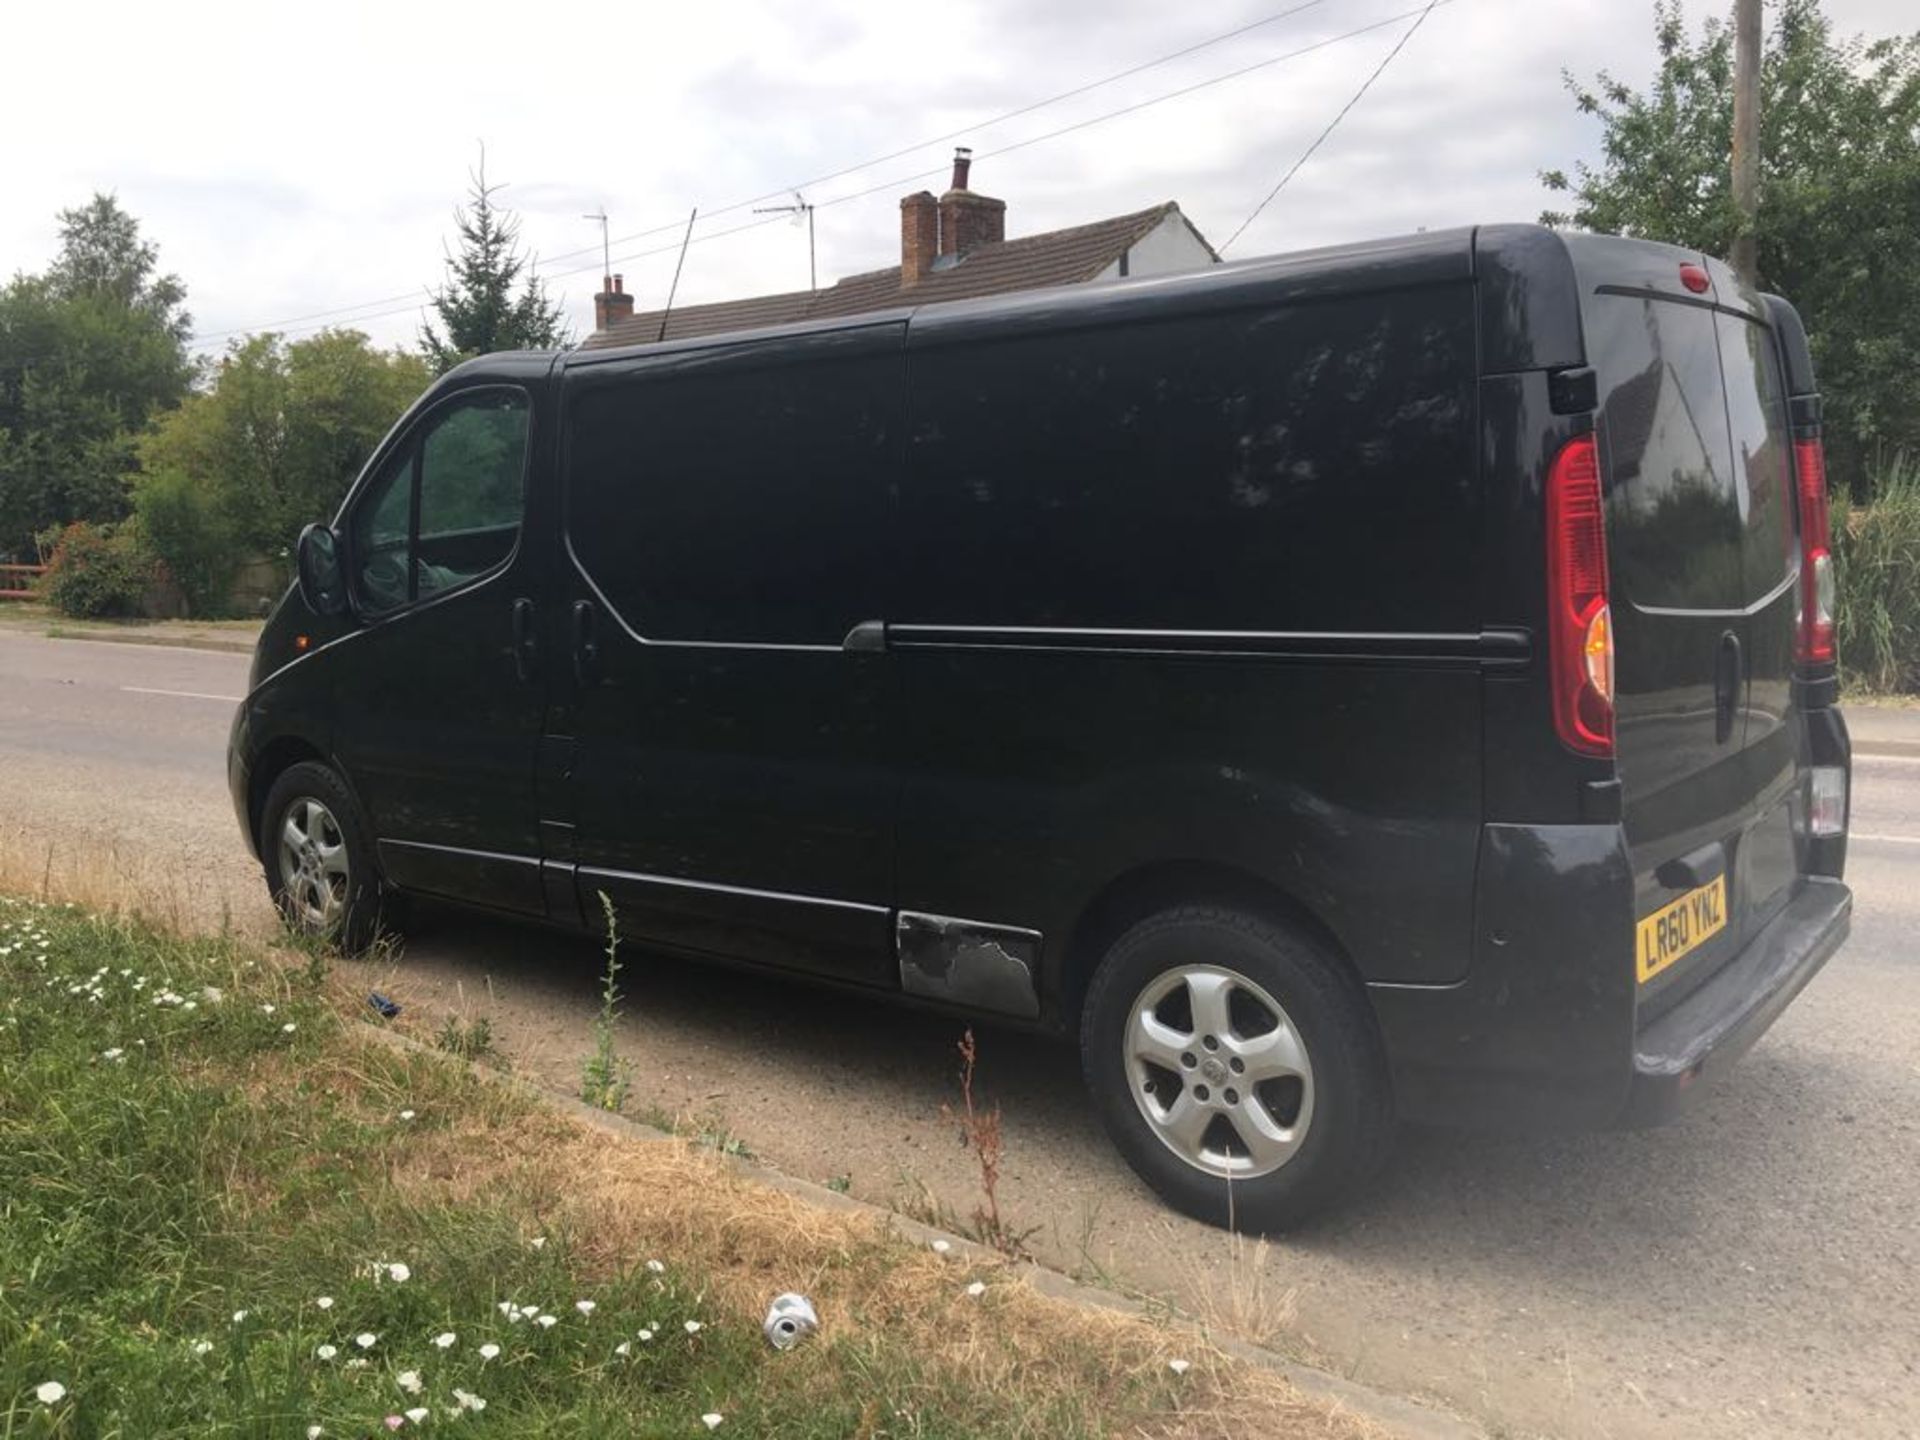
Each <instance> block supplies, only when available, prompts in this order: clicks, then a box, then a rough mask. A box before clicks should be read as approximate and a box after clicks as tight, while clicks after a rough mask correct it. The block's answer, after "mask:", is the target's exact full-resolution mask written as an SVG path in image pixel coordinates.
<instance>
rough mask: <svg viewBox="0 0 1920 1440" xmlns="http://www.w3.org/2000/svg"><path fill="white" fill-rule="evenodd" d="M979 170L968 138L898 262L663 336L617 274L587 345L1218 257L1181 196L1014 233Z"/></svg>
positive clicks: (764, 298)
mask: <svg viewBox="0 0 1920 1440" xmlns="http://www.w3.org/2000/svg"><path fill="white" fill-rule="evenodd" d="M970 170H971V160H970V156H969V152H968V151H966V150H965V149H961V150H958V151H956V152H955V154H954V160H953V184H952V186H951V187H950V188H949V189H948V190H947V193H946V194H944V195H942V196H940V197H939V198H938V199H935V198H934V196H933V195H932V194H931V193H930V192H929V191H926V190H922V191H919V192H918V193H916V194H913V195H908V196H907V197H905V198H904V199H903V200H901V202H900V263H899V265H897V266H893V265H890V266H888V267H887V268H886V269H884V270H869V271H867V272H866V273H864V274H861V275H849V276H847V277H846V278H845V279H844V280H841V281H840V282H839V283H838V284H834V285H829V286H827V287H825V288H824V289H821V290H817V291H815V290H794V291H789V292H787V293H785V294H781V295H756V296H754V297H752V298H751V299H746V300H727V301H722V302H720V303H719V304H714V305H682V306H676V307H674V310H673V313H672V314H671V315H670V316H668V317H667V323H666V327H665V335H664V337H663V336H662V333H661V323H660V322H661V314H660V312H659V311H658V310H653V311H646V312H643V313H641V314H635V313H634V309H633V296H631V295H629V294H627V293H626V291H625V288H624V279H623V277H622V276H619V275H611V276H608V277H607V279H606V281H605V283H604V285H603V288H602V290H601V292H600V294H598V295H596V296H594V297H593V316H594V331H593V334H592V335H590V336H588V337H587V339H586V340H585V341H584V342H582V348H583V349H589V350H592V349H601V348H605V347H607V346H612V345H635V344H645V343H650V342H652V341H655V340H659V339H662V338H665V339H669V340H680V339H685V338H687V337H689V336H694V335H715V334H719V333H721V332H724V331H728V330H753V329H757V328H759V327H761V326H766V325H790V324H793V323H795V322H798V321H803V320H825V319H831V318H833V317H836V316H841V315H857V314H860V313H862V312H864V311H868V310H890V309H893V308H895V307H897V306H902V305H928V304H936V303H938V302H940V301H944V300H970V299H974V298H976V297H978V296H982V295H1004V294H1008V293H1010V292H1012V291H1015V290H1038V289H1041V288H1043V287H1046V286H1051V285H1079V284H1085V283H1088V282H1090V281H1095V280H1113V279H1118V278H1121V277H1123V276H1133V275H1165V274H1171V273H1173V272H1176V271H1181V270H1196V269H1199V268H1201V267H1202V266H1206V265H1214V264H1218V263H1219V259H1220V257H1219V256H1218V255H1216V254H1214V251H1213V247H1212V246H1211V245H1209V244H1207V242H1206V239H1205V238H1204V237H1203V236H1202V235H1201V234H1200V232H1199V231H1198V230H1196V229H1195V228H1194V226H1193V222H1192V221H1190V220H1188V219H1187V217H1186V216H1185V215H1183V214H1181V213H1180V206H1179V205H1178V203H1176V202H1174V201H1171V200H1169V201H1167V202H1166V203H1165V204H1162V205H1156V206H1154V207H1153V208H1152V209H1149V210H1138V211H1135V212H1134V213H1133V214H1131V215H1116V216H1114V217H1113V218H1111V219H1109V220H1096V221H1094V222H1093V223H1092V224H1090V225H1073V226H1069V227H1068V228H1067V229H1064V230H1047V231H1043V232H1042V233H1040V234H1038V235H1021V236H1017V237H1016V238H1014V239H1012V240H1009V239H1007V202H1006V201H1004V200H996V199H994V198H993V197H992V196H990V195H981V194H978V193H977V192H975V191H973V190H971V189H969V188H968V186H967V181H968V177H969V172H970Z"/></svg>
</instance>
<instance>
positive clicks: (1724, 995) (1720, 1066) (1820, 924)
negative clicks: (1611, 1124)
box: [1621, 876, 1853, 1126]
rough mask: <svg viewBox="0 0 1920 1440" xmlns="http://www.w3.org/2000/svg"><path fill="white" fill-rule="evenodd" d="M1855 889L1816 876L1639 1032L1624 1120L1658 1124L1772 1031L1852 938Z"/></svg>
mask: <svg viewBox="0 0 1920 1440" xmlns="http://www.w3.org/2000/svg"><path fill="white" fill-rule="evenodd" d="M1852 921H1853V892H1852V891H1851V890H1849V889H1848V888H1847V887H1846V885H1844V884H1843V883H1842V882H1840V881H1838V880H1830V879H1825V878H1822V877H1817V876H1816V877H1811V878H1809V879H1808V880H1807V882H1806V884H1805V885H1804V886H1803V887H1802V889H1801V891H1800V893H1799V894H1798V895H1796V896H1795V897H1794V898H1793V902H1792V903H1791V904H1790V905H1788V906H1787V908H1786V909H1785V910H1783V911H1781V912H1780V914H1778V915H1776V916H1775V917H1774V918H1773V920H1772V921H1771V922H1770V923H1769V924H1768V925H1767V927H1766V928H1765V929H1764V930H1762V931H1761V932H1760V933H1759V934H1758V935H1757V936H1755V937H1754V939H1753V941H1752V942H1751V943H1750V944H1749V945H1748V946H1747V948H1746V949H1745V950H1743V951H1742V952H1741V953H1740V954H1739V955H1737V956H1735V957H1734V958H1733V959H1732V960H1730V961H1728V962H1727V963H1726V964H1725V965H1724V966H1722V967H1721V969H1720V970H1719V972H1718V973H1717V974H1716V975H1714V977H1713V978H1712V979H1711V980H1709V981H1708V982H1707V983H1706V984H1705V985H1703V986H1701V987H1700V988H1699V989H1698V990H1696V991H1695V992H1694V993H1693V994H1691V995H1689V996H1688V997H1687V998H1686V999H1685V1000H1683V1001H1681V1002H1680V1004H1678V1005H1676V1006H1675V1007H1674V1008H1673V1009H1671V1010H1669V1011H1668V1012H1667V1013H1666V1014H1664V1015H1662V1016H1661V1017H1660V1018H1659V1019H1658V1020H1655V1021H1654V1022H1653V1023H1652V1024H1650V1025H1648V1026H1647V1027H1646V1029H1644V1030H1642V1031H1641V1032H1640V1034H1639V1036H1638V1037H1637V1038H1636V1041H1635V1044H1634V1055H1633V1089H1632V1091H1631V1092H1630V1094H1629V1095H1628V1098H1627V1107H1626V1109H1625V1111H1624V1112H1623V1113H1622V1115H1621V1123H1622V1124H1624V1125H1629V1126H1637V1125H1657V1124H1659V1123H1660V1122H1662V1121H1664V1120H1668V1119H1671V1118H1672V1116H1673V1115H1674V1114H1675V1113H1676V1112H1677V1111H1678V1110H1679V1109H1680V1107H1681V1106H1682V1105H1683V1104H1684V1103H1685V1101H1686V1099H1687V1097H1688V1095H1689V1092H1691V1091H1693V1090H1695V1089H1696V1088H1698V1086H1699V1084H1700V1082H1702V1081H1703V1080H1706V1079H1708V1078H1710V1077H1711V1076H1712V1075H1715V1074H1718V1073H1719V1072H1720V1071H1721V1070H1724V1069H1725V1068H1726V1067H1727V1066H1728V1065H1730V1064H1732V1063H1733V1062H1734V1061H1735V1060H1737V1059H1739V1058H1740V1056H1742V1055H1743V1054H1745V1053H1746V1051H1747V1050H1748V1048H1749V1047H1751V1046H1752V1044H1753V1042H1754V1041H1756V1040H1758V1039H1759V1038H1760V1037H1761V1036H1762V1035H1763V1034H1765V1033H1766V1030H1767V1027H1768V1026H1769V1025H1771V1024H1773V1022H1774V1021H1775V1020H1776V1019H1778V1018H1779V1016H1780V1012H1781V1011H1782V1010H1785V1009H1786V1008H1787V1006H1788V1005H1789V1004H1791V1003H1792V1001H1793V997H1794V996H1796V995H1798V994H1799V993H1800V991H1801V990H1802V989H1803V988H1805V986H1806V983H1807V982H1808V981H1809V980H1811V979H1813V977H1814V976H1815V975H1817V974H1818V973H1819V971H1820V967H1821V966H1822V965H1825V964H1826V963H1827V960H1828V959H1829V957H1831V956H1832V954H1833V952H1834V951H1836V950H1838V949H1839V948H1840V946H1841V945H1842V944H1843V943H1844V942H1845V940H1846V938H1847V932H1848V929H1849V927H1850V926H1851V925H1852Z"/></svg>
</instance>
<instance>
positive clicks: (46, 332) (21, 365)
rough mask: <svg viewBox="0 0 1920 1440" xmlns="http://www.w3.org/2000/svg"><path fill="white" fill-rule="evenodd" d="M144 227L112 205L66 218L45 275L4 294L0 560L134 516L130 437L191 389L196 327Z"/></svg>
mask: <svg viewBox="0 0 1920 1440" xmlns="http://www.w3.org/2000/svg"><path fill="white" fill-rule="evenodd" d="M157 271H158V255H157V253H156V251H155V249H154V247H153V246H152V245H151V244H149V243H147V242H146V241H143V240H142V239H141V238H140V225H139V222H138V221H137V220H135V219H134V218H133V217H132V216H131V215H129V214H127V213H126V212H125V211H124V210H122V209H121V208H120V206H119V203H118V202H117V201H115V200H114V198H113V197H112V196H110V195H95V196H94V197H93V199H92V201H91V202H90V203H88V204H87V205H86V206H84V207H82V208H80V209H78V210H68V211H64V212H62V214H61V216H60V251H59V253H58V255H57V256H56V257H55V258H54V261H53V263H52V265H50V266H49V267H48V270H47V272H46V273H45V274H44V275H38V276H33V275H16V276H15V277H14V279H13V280H12V281H11V282H10V283H8V284H7V285H6V286H4V287H0V554H6V553H9V552H11V553H15V554H26V553H30V552H31V550H32V548H33V543H34V541H33V537H34V536H35V535H37V534H39V533H41V532H42V531H45V530H48V529H50V528H52V527H55V526H60V525H65V524H68V523H69V522H71V521H74V520H81V519H85V520H105V521H111V520H115V519H118V518H119V517H121V516H123V515H124V514H125V513H126V511H127V491H126V485H125V482H124V476H125V474H126V472H127V469H128V467H129V465H130V463H131V460H132V456H133V449H134V437H135V435H136V434H137V433H138V432H139V430H140V429H141V427H142V426H144V425H145V424H146V422H147V420H148V418H149V417H150V416H151V415H153V414H154V413H155V412H156V411H158V410H161V409H164V408H165V407H167V406H170V405H173V404H175V403H176V402H178V400H179V399H180V397H181V396H182V395H184V394H185V393H186V390H187V385H188V382H189V381H190V379H191V378H192V374H193V370H192V366H191V365H190V364H189V363H188V359H187V352H186V340H187V336H188V333H189V330H190V326H191V321H190V319H189V317H188V315H187V313H186V311H185V309H184V304H185V299H186V292H185V289H184V288H183V287H182V286H181V284H180V281H179V279H178V278H177V277H175V276H172V275H161V274H159V273H157Z"/></svg>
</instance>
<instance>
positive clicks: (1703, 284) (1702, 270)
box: [1680, 260, 1713, 295]
mask: <svg viewBox="0 0 1920 1440" xmlns="http://www.w3.org/2000/svg"><path fill="white" fill-rule="evenodd" d="M1680 283H1681V284H1682V285H1684V286H1686V287H1687V289H1689V290H1691V291H1692V292H1693V293H1694V294H1696V295H1704V294H1706V293H1707V291H1709V290H1711V289H1712V288H1713V277H1712V276H1710V275H1709V274H1707V271H1706V267H1705V266H1703V265H1695V264H1692V263H1690V262H1688V261H1684V260H1683V261H1682V262H1681V263H1680Z"/></svg>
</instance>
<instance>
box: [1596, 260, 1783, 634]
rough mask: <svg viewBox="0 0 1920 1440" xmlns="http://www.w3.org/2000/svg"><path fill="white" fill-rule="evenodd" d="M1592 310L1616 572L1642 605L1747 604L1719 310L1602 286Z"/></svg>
mask: <svg viewBox="0 0 1920 1440" xmlns="http://www.w3.org/2000/svg"><path fill="white" fill-rule="evenodd" d="M1586 318H1587V353H1588V354H1589V355H1590V356H1592V357H1593V358H1594V368H1595V369H1596V371H1597V372H1598V374H1599V380H1600V390H1601V394H1602V395H1604V396H1605V397H1606V399H1605V403H1604V406H1603V408H1602V411H1601V415H1600V430H1601V440H1602V443H1603V446H1604V450H1603V461H1604V463H1605V465H1606V467H1607V478H1608V486H1609V493H1610V499H1609V508H1610V511H1611V525H1610V529H1609V535H1608V546H1609V550H1610V552H1611V553H1610V557H1609V558H1610V559H1611V561H1612V565H1613V578H1614V583H1615V584H1616V585H1617V586H1618V587H1619V590H1620V592H1621V594H1622V595H1623V596H1624V597H1625V598H1626V599H1627V600H1628V601H1629V602H1631V603H1633V604H1634V605H1637V606H1641V607H1648V606H1651V607H1656V608H1661V609H1679V610H1737V609H1740V608H1742V607H1743V606H1744V605H1745V604H1746V603H1747V598H1748V597H1747V594H1746V589H1747V587H1746V581H1745V577H1744V575H1743V561H1742V551H1743V549H1744V545H1743V535H1744V531H1745V521H1744V517H1743V504H1742V499H1741V496H1740V495H1739V493H1738V489H1737V487H1736V483H1735V478H1734V463H1733V455H1732V452H1731V449H1730V447H1729V445H1728V443H1727V406H1726V400H1725V399H1724V397H1723V395H1722V393H1721V383H1720V347H1719V337H1718V336H1717V335H1716V333H1715V326H1714V315H1713V312H1712V311H1711V310H1707V309H1705V308H1703V307H1700V306H1693V305H1677V304H1672V303H1669V302H1667V301H1661V300H1651V299H1647V298H1645V297H1641V296H1633V295H1605V294H1603V295H1599V296H1597V297H1595V299H1594V301H1593V302H1592V304H1591V305H1590V306H1589V307H1588V314H1587V317H1586Z"/></svg>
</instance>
